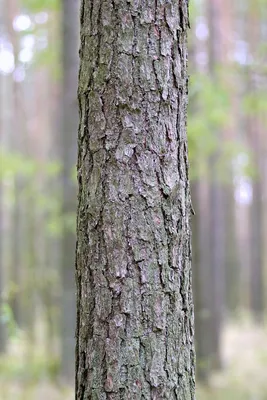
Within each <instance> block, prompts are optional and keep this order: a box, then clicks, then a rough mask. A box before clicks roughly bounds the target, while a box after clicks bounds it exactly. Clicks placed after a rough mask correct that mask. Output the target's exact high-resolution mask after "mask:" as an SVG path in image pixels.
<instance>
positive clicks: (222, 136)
mask: <svg viewBox="0 0 267 400" xmlns="http://www.w3.org/2000/svg"><path fill="white" fill-rule="evenodd" d="M78 7H79V1H78V0H66V1H62V2H61V1H60V0H42V1H41V0H0V291H1V299H0V307H1V315H0V317H1V318H0V353H1V356H0V376H1V377H0V393H1V398H5V399H9V398H10V399H11V398H12V399H13V398H16V399H20V398H21V399H22V398H27V399H31V398H33V399H36V398H38V399H42V396H43V397H47V396H48V397H49V398H51V399H52V400H54V399H55V400H57V399H63V398H64V399H66V398H68V396H69V398H73V388H72V387H71V382H72V381H73V374H74V361H73V359H74V357H73V355H74V326H75V323H74V320H75V281H74V261H73V260H74V252H75V212H76V173H75V163H76V137H77V133H76V132H77V128H78V127H77V125H78V122H77V120H78V117H77V101H76V91H77V73H78V72H77V70H78V32H79V23H78ZM190 8H191V32H190V38H189V52H190V54H189V70H190V71H189V72H190V79H189V110H188V111H189V115H188V139H189V152H190V160H191V162H190V163H191V171H190V173H191V187H192V197H193V205H194V209H195V212H196V215H195V216H194V217H192V226H193V251H194V256H193V272H194V293H195V294H194V296H195V321H196V348H197V372H198V382H199V384H198V392H199V393H198V399H200V400H202V399H205V400H206V399H207V400H209V399H212V400H214V399H215V400H216V399H218V400H222V399H230V400H231V399H235V400H236V399H237V400H238V399H242V400H246V399H247V400H251V399H253V400H266V398H267V385H266V382H267V333H266V314H267V312H266V305H267V297H266V293H267V246H266V243H267V132H266V126H267V95H266V93H267V69H266V65H267V63H266V61H267V59H266V58H267V56H266V54H267V47H266V43H267V2H266V0H253V1H252V0H239V1H235V2H231V1H230V0H191V2H190ZM59 384H60V385H59ZM25 396H26V397H25Z"/></svg>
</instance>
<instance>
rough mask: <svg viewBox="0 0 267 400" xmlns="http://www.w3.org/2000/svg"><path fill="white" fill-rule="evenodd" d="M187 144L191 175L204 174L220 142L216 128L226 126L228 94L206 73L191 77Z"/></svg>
mask: <svg viewBox="0 0 267 400" xmlns="http://www.w3.org/2000/svg"><path fill="white" fill-rule="evenodd" d="M188 113H189V115H188V144H189V159H190V165H191V178H196V177H198V176H199V175H202V174H204V173H205V168H206V167H207V165H206V161H207V159H208V158H209V157H210V156H211V155H212V154H214V153H215V152H216V151H217V149H218V147H219V144H220V140H219V136H218V134H219V131H220V130H221V129H222V128H223V127H225V126H226V125H227V116H228V113H229V96H228V94H227V91H226V90H225V89H224V87H223V86H222V85H221V86H220V85H219V83H218V82H216V87H215V85H214V81H213V80H212V79H211V78H210V77H209V76H207V75H203V74H194V75H193V76H192V77H191V78H190V88H189V109H188Z"/></svg>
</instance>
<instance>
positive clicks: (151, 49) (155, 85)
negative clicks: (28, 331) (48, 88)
mask: <svg viewBox="0 0 267 400" xmlns="http://www.w3.org/2000/svg"><path fill="white" fill-rule="evenodd" d="M187 3H188V2H187V1H186V0H180V1H179V2H177V1H166V0H164V1H161V2H154V1H153V2H152V1H148V2H146V3H145V5H144V3H143V2H140V1H134V2H133V1H132V2H129V1H126V0H121V1H112V2H107V1H104V0H98V1H89V0H83V1H82V4H81V49H80V56H81V65H80V75H79V106H80V127H79V139H78V146H79V151H78V181H79V195H78V201H79V205H78V219H77V235H78V241H77V251H76V280H77V332H76V334H77V346H76V400H85V399H95V400H96V399H112V400H116V399H132V400H133V399H173V400H174V399H179V400H192V399H194V398H195V395H194V390H195V389H194V388H195V379H194V364H195V355H194V346H193V302H192V288H191V245H190V236H191V233H190V226H189V219H190V209H191V200H190V190H189V181H188V160H187V139H186V107H187V27H188V10H187Z"/></svg>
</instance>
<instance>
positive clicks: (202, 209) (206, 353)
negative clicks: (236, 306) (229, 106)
mask: <svg viewBox="0 0 267 400" xmlns="http://www.w3.org/2000/svg"><path fill="white" fill-rule="evenodd" d="M207 188H208V185H207V183H206V182H205V180H204V179H203V178H202V179H201V181H196V182H194V183H193V185H192V199H193V206H194V210H195V213H196V215H195V216H194V218H193V225H192V228H193V288H194V304H195V327H196V328H195V329H196V354H197V378H198V379H199V381H201V382H202V383H207V382H208V380H209V376H210V372H211V358H212V349H211V343H212V334H213V330H212V296H213V293H212V290H211V288H212V275H211V270H210V260H209V248H210V245H209V239H210V238H209V227H208V225H207V221H208V220H209V208H208V198H207V197H208V190H207Z"/></svg>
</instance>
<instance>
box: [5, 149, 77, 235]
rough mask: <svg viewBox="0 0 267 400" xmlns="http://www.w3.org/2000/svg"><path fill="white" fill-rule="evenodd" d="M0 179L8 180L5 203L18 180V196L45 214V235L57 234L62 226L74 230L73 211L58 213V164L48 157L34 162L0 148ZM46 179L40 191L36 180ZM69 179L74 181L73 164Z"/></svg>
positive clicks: (74, 219) (59, 171)
mask: <svg viewBox="0 0 267 400" xmlns="http://www.w3.org/2000/svg"><path fill="white" fill-rule="evenodd" d="M0 152H1V169H0V180H1V181H2V182H3V183H5V182H6V181H7V180H8V182H9V184H8V186H7V190H6V193H5V195H6V197H7V199H8V203H9V204H11V205H12V204H14V201H15V193H14V191H15V180H16V179H19V180H20V181H21V188H20V193H19V196H20V200H25V202H26V203H27V202H31V203H32V202H34V208H35V212H36V213H37V214H42V215H44V216H45V229H46V232H47V235H48V236H51V237H53V238H55V237H60V236H61V235H62V232H63V227H64V229H67V230H70V231H72V232H75V223H76V216H75V211H76V210H75V211H73V213H70V214H68V215H63V214H62V203H61V190H60V186H59V184H58V183H59V181H60V175H61V173H62V165H61V164H60V163H59V162H55V161H51V162H47V163H46V164H43V163H42V164H41V163H38V162H37V161H36V160H33V159H29V158H27V157H24V156H22V155H20V154H16V153H10V152H8V151H6V150H5V149H3V148H1V149H0ZM40 179H41V180H42V181H43V180H44V179H45V181H46V183H45V187H46V188H47V191H45V192H44V191H41V190H40V185H39V180H40ZM70 179H71V180H72V181H74V182H76V167H75V166H74V167H73V168H72V170H71V174H70Z"/></svg>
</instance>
